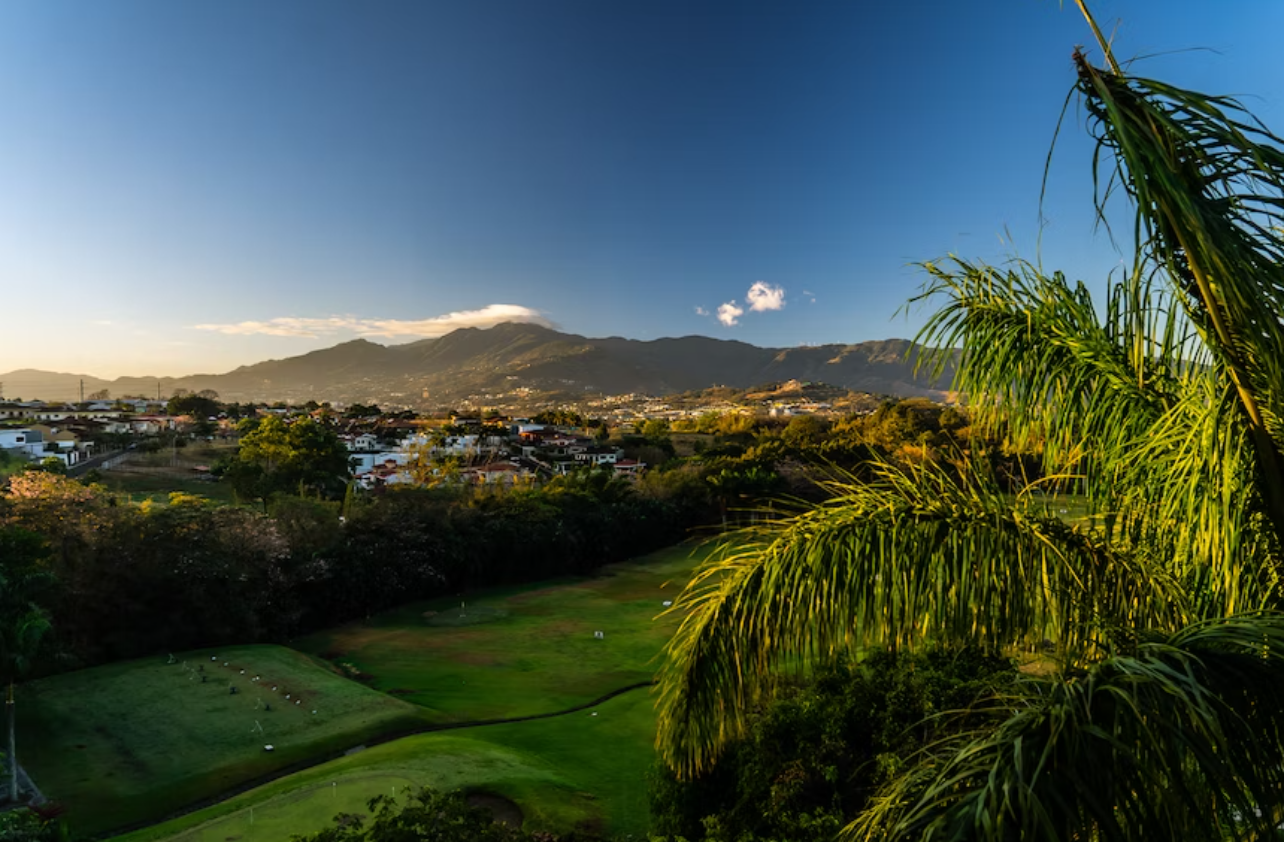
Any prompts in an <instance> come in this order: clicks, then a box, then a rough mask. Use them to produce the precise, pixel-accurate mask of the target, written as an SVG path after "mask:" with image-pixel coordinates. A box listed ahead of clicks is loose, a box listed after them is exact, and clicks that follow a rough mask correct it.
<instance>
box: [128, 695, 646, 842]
mask: <svg viewBox="0 0 1284 842" xmlns="http://www.w3.org/2000/svg"><path fill="white" fill-rule="evenodd" d="M651 701H652V699H651V695H650V693H649V692H647V691H646V690H637V691H633V692H632V693H628V694H625V695H623V696H620V697H617V698H615V699H612V700H611V701H609V702H606V703H604V704H603V705H601V706H599V707H598V708H596V709H595V712H596V713H597V716H593V715H591V713H592V711H585V712H583V713H577V714H570V715H567V716H563V717H557V718H553V719H541V720H534V721H531V722H521V723H513V724H509V725H491V726H485V727H481V728H470V729H467V730H461V731H450V732H441V733H436V734H422V735H419V736H414V737H407V738H405V739H402V740H397V741H396V742H393V743H388V744H385V745H381V746H375V747H374V748H371V749H369V750H368V751H363V752H360V753H358V754H354V755H352V756H349V757H343V758H341V759H339V760H335V761H332V762H330V763H326V764H324V765H322V766H318V767H316V768H314V769H308V770H305V771H303V772H299V773H297V774H294V775H290V776H289V777H286V778H282V779H280V780H277V781H273V782H272V783H270V784H267V785H265V786H263V787H260V788H258V789H255V790H252V791H250V792H246V793H244V794H242V795H239V796H237V797H235V798H233V799H229V800H228V801H225V802H223V803H220V804H216V805H214V806H211V807H208V808H206V809H204V810H201V811H199V812H197V813H193V814H191V815H188V816H183V817H180V818H178V819H175V820H173V821H170V822H166V823H164V824H161V825H156V826H154V827H150V828H147V829H145V830H141V831H138V832H135V833H132V834H129V835H128V836H124V837H120V838H119V839H118V840H117V842H153V840H162V839H172V840H175V842H178V840H182V842H225V840H228V839H242V840H247V842H248V841H249V840H255V842H259V841H260V840H261V842H270V840H281V841H282V842H284V840H286V839H288V838H289V837H290V835H291V834H294V833H311V832H313V831H316V830H320V829H322V828H323V827H325V826H326V825H328V824H329V823H330V819H331V817H332V816H333V815H335V814H336V813H339V812H356V813H362V814H364V813H365V804H366V801H367V800H369V799H370V798H371V797H373V796H375V795H381V794H392V792H393V789H394V788H395V789H396V791H397V792H400V791H402V790H403V789H404V788H405V787H406V786H419V785H425V784H426V785H430V786H434V787H437V788H438V789H443V790H453V789H463V790H465V791H485V792H491V793H496V794H499V795H503V796H504V797H506V798H509V799H510V800H512V801H514V802H515V803H517V804H518V805H519V806H520V807H521V808H522V811H523V813H524V815H525V827H526V828H527V829H528V830H540V829H548V830H555V831H557V830H561V831H565V830H569V829H574V828H579V829H582V830H594V831H605V832H607V833H610V834H612V835H615V836H618V837H620V838H625V837H628V836H630V835H631V836H633V837H634V838H642V836H643V834H644V833H645V832H646V826H647V805H646V781H645V776H646V771H647V769H648V768H649V766H650V764H651V760H652V747H651V740H652V736H653V734H654V732H655V715H654V713H653V711H652V709H651ZM251 813H252V814H253V824H251Z"/></svg>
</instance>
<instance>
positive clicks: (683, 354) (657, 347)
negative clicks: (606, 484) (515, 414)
mask: <svg viewBox="0 0 1284 842" xmlns="http://www.w3.org/2000/svg"><path fill="white" fill-rule="evenodd" d="M912 347H913V346H912V343H910V342H909V341H907V340H904V339H887V340H879V341H874V342H861V343H857V344H854V345H837V344H836V345H819V346H805V347H798V348H759V347H757V346H755V345H749V344H747V343H744V342H737V341H733V340H726V339H711V338H709V337H707V336H684V337H678V338H669V339H654V340H649V341H641V340H637V339H623V338H621V337H618V336H612V337H608V338H604V339H590V338H587V337H584V336H577V335H575V334H567V333H559V332H558V331H555V330H550V329H549V328H545V327H541V326H539V325H533V324H518V323H507V324H501V325H497V326H495V327H492V328H489V329H479V328H463V329H461V330H456V331H454V332H452V333H449V334H447V335H445V336H442V337H440V338H438V339H424V340H420V341H418V342H411V343H409V344H405V345H390V346H385V345H379V344H377V343H375V342H370V341H369V340H366V339H356V340H353V341H351V342H344V343H342V344H339V345H335V346H334V347H332V348H325V349H322V350H319V351H313V352H311V353H308V354H302V355H300V356H297V357H288V358H286V359H283V360H267V361H265V362H261V363H255V364H254V365H247V366H241V367H240V368H237V369H235V370H233V371H229V372H227V373H226V374H197V375H191V376H187V377H163V378H147V377H122V378H119V379H117V380H110V381H109V380H102V379H100V378H95V377H88V376H82V375H77V374H63V373H56V372H47V371H37V370H33V369H23V370H20V371H13V372H8V373H6V374H0V382H2V383H4V393H5V395H6V396H8V397H15V396H20V397H23V398H27V399H33V398H41V399H44V400H70V399H73V398H75V397H77V396H78V394H79V388H80V380H81V379H82V377H83V379H84V385H85V393H86V394H89V393H91V392H94V391H98V390H100V389H107V390H108V391H109V392H110V393H111V395H112V397H119V396H121V395H126V394H142V395H154V394H156V391H157V389H158V387H159V389H160V392H161V394H162V395H165V396H168V395H170V394H172V393H173V391H174V389H177V388H184V389H191V390H193V391H197V390H200V389H213V390H215V391H217V392H218V393H219V395H220V397H221V398H222V399H223V400H238V401H246V400H287V401H306V400H308V399H314V400H318V401H323V400H333V401H353V400H363V401H364V400H371V399H379V400H393V401H395V402H400V403H406V404H414V403H418V402H420V401H421V398H422V395H423V394H424V393H427V394H428V395H429V400H430V401H431V402H432V403H434V404H438V405H440V404H444V403H449V402H451V401H454V400H458V399H461V398H465V397H470V396H478V395H485V394H503V393H510V392H512V391H513V390H515V389H518V388H525V389H531V390H538V391H551V392H563V393H571V394H585V393H606V394H625V393H643V394H652V395H667V394H673V393H677V392H685V391H691V390H696V389H703V388H707V387H710V386H715V385H724V386H732V387H735V388H748V387H750V386H753V385H756V384H761V383H767V382H783V381H788V380H800V381H819V382H824V383H828V384H831V385H834V386H839V387H843V388H847V389H852V390H857V391H864V392H874V393H879V394H890V395H900V396H924V397H931V398H938V399H939V398H943V397H945V396H946V392H945V389H946V388H948V384H949V379H950V376H951V375H952V372H946V375H945V377H944V381H943V382H941V383H935V382H930V381H929V380H928V379H926V378H924V377H915V376H914V372H913V362H912V359H909V358H907V355H908V354H909V352H910V351H911V349H912Z"/></svg>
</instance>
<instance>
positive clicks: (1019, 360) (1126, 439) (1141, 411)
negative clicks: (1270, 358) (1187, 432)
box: [915, 258, 1199, 476]
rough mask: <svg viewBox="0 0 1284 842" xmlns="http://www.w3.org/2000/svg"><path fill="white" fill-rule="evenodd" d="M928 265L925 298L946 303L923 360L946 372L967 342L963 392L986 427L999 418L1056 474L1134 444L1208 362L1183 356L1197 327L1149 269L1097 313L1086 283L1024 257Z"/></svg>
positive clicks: (924, 340) (928, 335)
mask: <svg viewBox="0 0 1284 842" xmlns="http://www.w3.org/2000/svg"><path fill="white" fill-rule="evenodd" d="M924 268H925V269H926V271H927V272H928V274H929V276H930V280H929V282H928V284H927V286H926V287H925V289H924V291H923V292H922V293H921V294H920V295H919V296H917V297H916V298H915V301H924V300H930V301H932V302H933V303H937V304H938V305H939V307H938V309H937V310H936V311H935V312H934V313H933V314H932V315H931V316H930V317H929V318H928V321H927V323H926V324H925V326H924V327H923V329H922V330H921V331H920V332H919V334H918V336H917V337H916V340H915V341H916V342H917V343H918V344H920V345H925V346H928V347H932V348H935V349H936V350H935V351H934V352H933V353H932V354H931V355H930V356H928V357H925V358H924V361H923V362H924V364H925V365H930V366H932V367H933V370H934V371H935V372H936V373H937V374H938V375H939V374H940V373H941V372H942V371H943V370H944V367H945V366H946V365H947V364H949V363H950V362H951V361H952V360H953V357H954V354H955V349H958V352H959V354H960V358H959V363H958V367H957V373H956V377H955V382H954V388H955V389H956V390H957V391H960V392H962V393H964V394H965V395H966V396H967V399H968V402H969V404H970V406H971V407H972V408H973V411H974V412H975V413H976V414H977V415H978V421H979V422H980V425H981V426H986V425H987V422H998V423H1001V424H1002V425H1003V427H1004V429H1005V430H1006V432H1007V434H1008V435H1009V436H1010V437H1011V438H1012V439H1013V442H1014V444H1016V445H1017V446H1018V447H1023V448H1029V447H1032V446H1035V447H1038V448H1039V449H1041V450H1042V453H1043V456H1044V459H1045V462H1046V463H1047V464H1048V465H1049V467H1050V469H1052V470H1058V471H1059V470H1066V469H1069V468H1070V467H1071V466H1072V465H1076V466H1078V467H1080V468H1082V466H1081V465H1079V463H1080V462H1081V461H1082V460H1083V459H1084V458H1094V459H1095V458H1097V457H1098V456H1099V455H1108V454H1119V453H1124V452H1126V446H1129V445H1131V444H1133V443H1135V442H1137V441H1141V440H1143V439H1144V438H1145V436H1146V435H1147V434H1148V431H1149V427H1150V425H1151V424H1153V423H1154V421H1155V419H1157V418H1158V417H1160V416H1161V415H1163V413H1165V412H1167V411H1168V410H1169V409H1170V408H1171V407H1172V406H1173V405H1174V404H1175V403H1176V402H1178V401H1179V400H1180V399H1181V395H1182V394H1183V391H1184V385H1185V384H1184V381H1185V379H1186V378H1187V377H1189V376H1190V375H1191V373H1192V372H1196V371H1198V370H1199V369H1198V367H1197V366H1192V365H1191V364H1190V363H1189V362H1186V363H1183V361H1182V354H1183V353H1184V352H1187V351H1188V350H1189V348H1190V346H1191V332H1190V331H1189V330H1188V329H1187V326H1186V325H1185V323H1184V321H1183V320H1182V319H1181V318H1180V313H1179V312H1178V314H1177V317H1174V316H1173V312H1172V310H1171V308H1170V306H1169V305H1170V301H1169V298H1168V296H1166V295H1165V294H1164V292H1163V290H1162V289H1160V288H1157V287H1155V286H1154V285H1153V284H1152V283H1150V281H1149V280H1147V279H1146V278H1144V277H1142V276H1139V275H1136V274H1134V275H1132V276H1129V277H1128V278H1126V279H1125V280H1123V281H1121V282H1120V283H1118V284H1116V285H1115V286H1114V287H1113V288H1112V290H1111V295H1110V297H1109V300H1108V302H1107V310H1106V312H1105V313H1104V314H1102V315H1099V314H1098V312H1097V310H1096V307H1095V305H1094V303H1093V300H1092V296H1091V294H1090V293H1089V292H1088V289H1087V288H1086V287H1085V286H1084V285H1083V284H1082V283H1080V284H1075V285H1073V286H1072V285H1071V284H1070V283H1069V282H1068V281H1067V280H1066V278H1065V277H1064V276H1063V275H1061V274H1060V273H1055V274H1052V275H1046V274H1044V273H1042V272H1041V271H1039V270H1038V269H1037V268H1036V267H1034V266H1032V265H1031V264H1029V263H1026V262H1023V261H1015V262H1014V263H1013V264H1012V265H1011V266H1010V267H1008V268H1007V269H996V268H994V267H990V266H986V265H983V264H973V263H970V262H968V261H965V260H962V259H959V258H953V259H951V260H950V261H948V262H945V263H928V264H925V265H924ZM1089 473H1090V475H1091V476H1096V475H1098V473H1099V472H1089Z"/></svg>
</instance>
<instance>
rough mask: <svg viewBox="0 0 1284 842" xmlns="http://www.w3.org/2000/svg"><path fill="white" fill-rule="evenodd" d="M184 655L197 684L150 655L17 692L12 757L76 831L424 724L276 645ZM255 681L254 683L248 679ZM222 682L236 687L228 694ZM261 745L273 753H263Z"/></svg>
mask: <svg viewBox="0 0 1284 842" xmlns="http://www.w3.org/2000/svg"><path fill="white" fill-rule="evenodd" d="M211 653H214V654H216V655H217V660H216V661H210V660H209V655H210V654H211ZM185 657H186V658H188V659H189V660H188V662H187V663H188V666H189V667H192V668H193V669H194V668H195V666H196V665H198V664H199V665H200V666H204V667H205V672H204V674H205V675H206V676H208V679H207V681H206V682H205V683H201V681H200V679H199V675H200V673H194V672H191V671H189V670H187V669H185V668H184V667H183V666H182V665H181V664H174V665H170V664H167V663H166V660H167V659H166V658H165V657H156V658H151V659H147V660H140V661H131V662H126V663H119V664H111V665H108V666H104V667H96V668H93V669H88V670H81V671H78V672H74V673H68V674H65V675H60V676H55V677H53V678H48V679H42V680H40V681H34V682H31V683H29V684H27V685H25V686H23V687H21V688H20V690H19V700H18V701H19V705H18V711H19V742H18V753H19V757H20V758H21V760H22V762H23V764H24V765H25V766H26V767H27V768H28V769H29V771H30V772H31V773H32V775H33V777H34V778H35V780H36V782H37V784H38V785H39V786H40V788H41V789H42V790H43V791H44V793H45V794H46V795H47V796H49V797H51V798H53V799H55V800H57V801H60V802H62V803H63V804H65V805H66V806H67V807H68V809H69V812H68V818H69V821H70V822H71V824H72V828H73V831H74V832H75V833H76V834H78V835H80V834H91V833H99V832H102V831H105V830H109V829H111V828H115V827H120V826H122V825H126V824H130V823H133V822H139V821H148V820H154V819H156V818H157V817H159V816H164V815H166V814H167V813H170V812H173V811H175V810H177V809H179V808H181V807H183V806H185V805H188V804H191V803H192V802H194V801H197V800H199V799H202V798H208V797H213V796H217V795H219V794H220V793H223V792H225V791H227V789H228V788H230V787H233V786H236V785H238V784H241V783H244V782H245V781H247V780H252V779H254V778H256V777H258V776H261V775H266V774H269V773H272V772H274V771H276V770H279V769H281V768H283V767H286V766H288V765H290V764H292V763H297V762H300V761H306V760H309V759H312V758H316V757H318V756H324V755H325V754H327V753H329V752H333V751H337V750H342V749H346V748H349V747H351V746H353V745H356V744H359V743H361V742H363V741H365V740H368V739H370V738H373V737H375V736H377V735H380V734H390V733H397V732H402V731H406V730H409V729H412V728H414V727H416V726H420V725H422V724H423V714H422V712H421V711H420V710H419V709H417V708H415V707H414V706H412V705H409V704H407V703H405V702H402V701H399V700H397V699H394V698H392V697H390V696H386V695H384V694H381V693H377V692H375V691H373V690H369V689H367V688H365V687H363V686H361V685H359V684H357V683H355V682H352V681H348V680H346V679H344V678H341V677H339V676H337V675H334V674H333V673H332V672H331V671H329V670H328V669H326V668H323V667H321V666H318V665H317V664H316V663H314V662H313V661H312V660H310V659H309V658H307V657H306V656H304V655H301V654H299V653H298V652H294V651H292V650H290V649H285V648H283V647H279V646H241V647H229V648H227V649H223V650H210V651H209V652H207V653H193V654H188V655H186V656H185ZM224 661H227V662H228V663H229V664H231V665H232V666H231V667H229V668H224V667H223V666H222V664H223V662H224ZM241 668H244V669H246V671H247V672H246V675H244V676H242V675H241V674H240V672H239V671H240V669H241ZM255 674H258V675H261V676H262V677H263V681H262V682H259V683H255V682H252V681H250V679H251V678H252V677H253V676H254V675H255ZM193 675H196V676H197V677H196V678H193ZM229 684H233V685H235V686H237V687H238V689H239V690H240V692H239V693H237V694H236V695H232V694H230V693H229V690H228V687H229ZM274 684H275V686H277V688H278V690H277V691H276V692H273V691H272V690H271V687H272V686H273V685H274ZM286 693H290V694H291V696H292V697H293V698H292V699H291V700H290V701H289V702H287V701H286V700H285V699H284V698H283V697H284V695H285V694H286ZM299 698H302V699H303V703H302V704H301V705H295V704H293V701H294V700H296V699H299ZM264 703H267V704H270V705H271V707H272V710H270V711H266V710H263V709H262V705H263V704H264ZM313 710H316V711H317V713H316V714H313V713H312V711H313ZM256 723H258V725H259V726H261V728H262V732H261V733H260V732H259V731H258V729H257V727H256ZM269 743H270V744H272V745H273V746H274V747H275V750H274V751H273V752H271V753H267V752H265V751H264V750H263V746H264V745H265V744H269Z"/></svg>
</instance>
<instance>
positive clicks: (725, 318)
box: [718, 301, 745, 327]
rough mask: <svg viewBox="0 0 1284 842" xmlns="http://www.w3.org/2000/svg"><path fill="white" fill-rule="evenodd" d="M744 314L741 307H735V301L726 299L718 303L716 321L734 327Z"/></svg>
mask: <svg viewBox="0 0 1284 842" xmlns="http://www.w3.org/2000/svg"><path fill="white" fill-rule="evenodd" d="M744 314H745V311H744V308H743V307H737V306H736V302H734V301H728V302H727V303H726V304H719V305H718V321H720V322H722V323H723V324H724V325H726V326H727V327H734V326H735V325H738V324H740V317H741V316H743V315H744Z"/></svg>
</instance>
